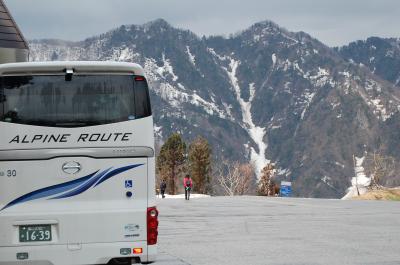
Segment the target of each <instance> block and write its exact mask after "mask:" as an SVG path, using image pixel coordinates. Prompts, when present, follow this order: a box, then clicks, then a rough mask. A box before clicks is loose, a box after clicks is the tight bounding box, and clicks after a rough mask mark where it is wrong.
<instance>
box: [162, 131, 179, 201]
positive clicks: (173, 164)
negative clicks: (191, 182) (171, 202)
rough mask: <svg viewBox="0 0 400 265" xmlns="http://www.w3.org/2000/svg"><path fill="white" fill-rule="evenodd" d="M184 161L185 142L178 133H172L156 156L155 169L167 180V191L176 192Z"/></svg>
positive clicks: (169, 192)
mask: <svg viewBox="0 0 400 265" xmlns="http://www.w3.org/2000/svg"><path fill="white" fill-rule="evenodd" d="M185 162H186V144H185V142H184V141H183V139H182V137H181V135H180V134H178V133H174V134H172V135H171V136H170V137H169V138H168V139H167V141H166V142H165V143H164V145H163V146H162V147H161V150H160V154H159V155H158V157H157V170H158V173H159V175H160V177H161V178H162V179H166V180H167V193H168V194H172V195H174V194H176V188H177V185H179V179H180V176H181V174H182V172H183V171H184V165H185Z"/></svg>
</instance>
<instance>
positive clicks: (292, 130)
mask: <svg viewBox="0 0 400 265" xmlns="http://www.w3.org/2000/svg"><path fill="white" fill-rule="evenodd" d="M30 46H31V59H32V60H40V61H48V60H113V61H132V62H137V63H139V64H141V65H142V66H144V68H145V71H146V74H147V77H148V79H149V82H150V85H151V98H152V105H153V110H154V115H155V116H154V120H155V124H156V128H155V129H156V134H157V136H158V140H159V141H162V140H164V139H165V138H166V137H168V136H169V135H170V134H171V133H172V132H175V131H178V132H180V133H181V134H183V136H184V138H185V139H187V140H191V139H193V138H194V137H195V136H196V135H198V134H200V135H203V136H204V137H206V138H207V139H208V140H209V141H210V142H211V145H212V147H213V152H214V155H215V157H216V159H217V160H218V159H222V158H227V159H232V160H242V161H250V160H251V161H253V162H254V163H255V166H256V168H257V170H260V169H261V168H262V166H263V165H265V163H267V162H268V161H272V162H274V163H276V164H277V166H278V168H279V170H278V172H279V176H280V178H281V179H286V180H292V181H294V190H295V193H296V194H297V195H301V196H310V197H340V196H342V195H343V194H344V193H345V190H346V188H347V187H348V186H349V185H350V179H351V177H352V176H353V175H354V168H353V158H352V157H353V154H354V155H357V156H363V155H364V154H365V152H371V151H373V150H378V149H382V150H383V151H384V152H386V153H390V154H392V155H394V156H396V157H399V158H400V152H399V151H398V150H399V149H396V148H394V146H396V145H399V139H398V134H396V133H394V131H393V130H394V129H395V128H398V127H399V125H400V123H399V122H400V116H399V101H400V100H399V99H400V95H398V93H399V91H398V89H397V88H396V87H395V85H394V84H393V83H392V80H394V79H393V78H392V79H390V78H385V79H388V81H384V80H382V77H378V76H377V75H375V74H373V73H372V72H371V71H370V70H369V69H368V67H364V66H360V65H359V64H358V63H357V64H356V63H354V62H355V60H353V61H349V59H348V58H347V57H346V56H344V52H343V51H342V50H341V51H339V49H336V50H335V49H331V48H328V47H327V46H325V45H324V44H322V43H321V42H319V41H318V40H316V39H314V38H312V37H311V36H309V35H307V34H306V33H303V32H298V33H293V32H289V31H287V30H285V29H283V28H281V27H279V26H278V25H276V24H274V23H272V22H269V21H266V22H261V23H257V24H255V25H253V26H252V27H250V28H248V29H246V30H244V31H242V32H240V33H237V34H236V35H234V36H231V37H229V38H223V37H209V38H204V37H203V38H200V37H198V36H196V35H195V34H193V33H192V32H190V31H187V30H181V29H176V28H173V27H172V26H170V25H169V24H168V23H167V22H165V21H164V20H156V21H153V22H150V23H148V24H145V25H140V26H137V25H129V26H121V27H120V28H118V29H115V30H112V31H109V32H107V33H105V34H103V35H100V36H96V37H93V38H89V39H86V40H85V41H82V42H76V43H73V42H65V41H60V40H37V41H32V42H31V43H30ZM343 49H344V48H343ZM349 53H350V54H352V52H349ZM389 79H390V80H389ZM395 182H396V181H393V179H392V181H391V183H392V184H393V183H395Z"/></svg>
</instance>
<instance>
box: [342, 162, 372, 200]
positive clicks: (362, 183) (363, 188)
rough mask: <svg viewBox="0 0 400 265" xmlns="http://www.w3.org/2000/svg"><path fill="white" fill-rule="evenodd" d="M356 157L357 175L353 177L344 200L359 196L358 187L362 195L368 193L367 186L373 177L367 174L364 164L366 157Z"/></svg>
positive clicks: (355, 169)
mask: <svg viewBox="0 0 400 265" xmlns="http://www.w3.org/2000/svg"><path fill="white" fill-rule="evenodd" d="M355 159H356V165H355V167H354V171H355V175H356V176H355V177H353V178H352V179H351V187H350V188H348V189H347V194H346V195H345V196H344V197H343V198H342V200H348V199H351V198H352V197H354V196H357V195H358V193H357V187H358V191H359V192H360V195H362V194H364V193H366V192H367V187H368V186H369V185H370V184H371V178H368V177H367V176H366V175H365V171H364V167H363V166H362V164H363V163H364V159H365V157H361V158H359V157H355Z"/></svg>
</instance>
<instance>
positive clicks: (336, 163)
mask: <svg viewBox="0 0 400 265" xmlns="http://www.w3.org/2000/svg"><path fill="white" fill-rule="evenodd" d="M335 165H337V166H339V167H341V168H344V167H345V166H344V165H343V164H342V163H339V162H336V161H335Z"/></svg>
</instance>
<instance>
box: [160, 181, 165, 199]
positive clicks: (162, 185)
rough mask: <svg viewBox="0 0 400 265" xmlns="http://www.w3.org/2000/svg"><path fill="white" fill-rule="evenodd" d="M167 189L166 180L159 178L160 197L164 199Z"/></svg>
mask: <svg viewBox="0 0 400 265" xmlns="http://www.w3.org/2000/svg"><path fill="white" fill-rule="evenodd" d="M166 189H167V182H166V181H165V179H163V180H161V183H160V191H161V197H162V198H163V199H164V198H165V195H164V194H165V190H166Z"/></svg>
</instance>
